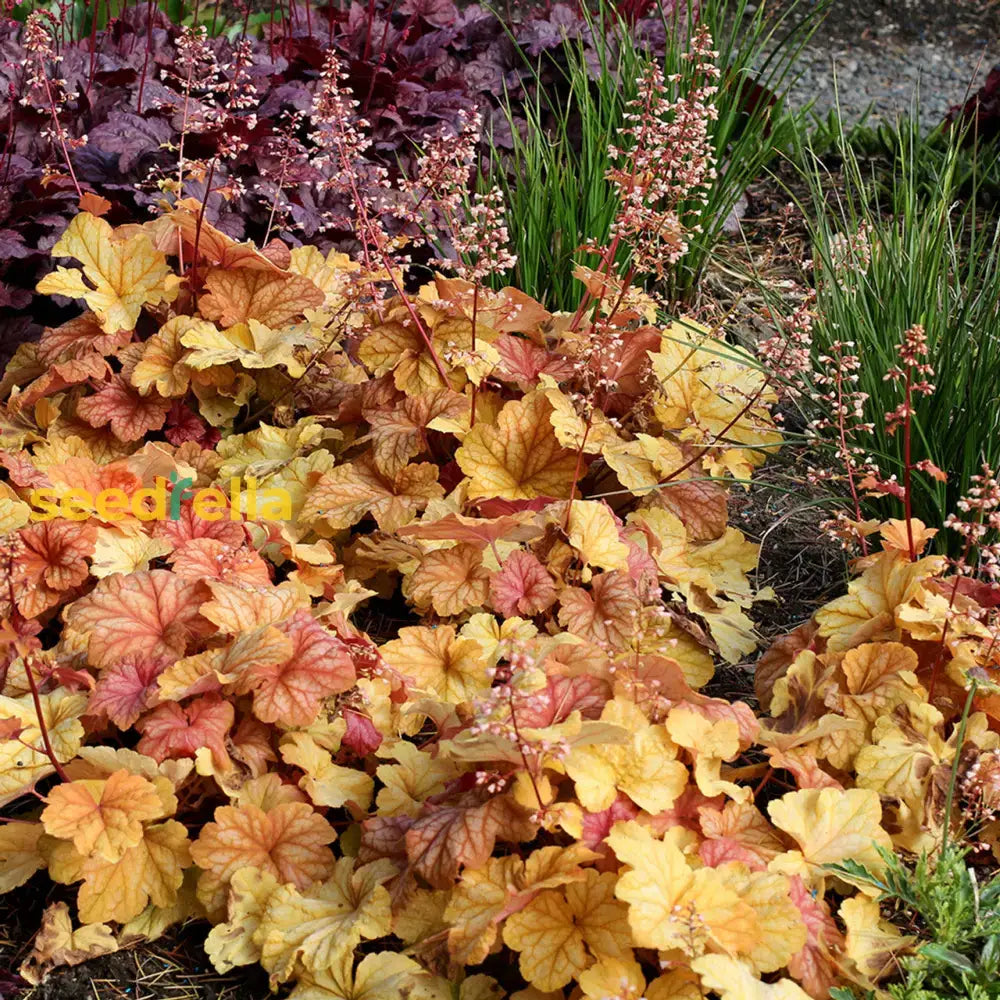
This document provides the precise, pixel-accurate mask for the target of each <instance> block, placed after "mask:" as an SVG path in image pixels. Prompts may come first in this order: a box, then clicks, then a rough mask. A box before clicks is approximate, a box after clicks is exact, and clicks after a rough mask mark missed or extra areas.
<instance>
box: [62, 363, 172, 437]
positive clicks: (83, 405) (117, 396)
mask: <svg viewBox="0 0 1000 1000" xmlns="http://www.w3.org/2000/svg"><path fill="white" fill-rule="evenodd" d="M170 405H171V404H170V400H169V399H164V398H163V397H162V396H159V395H157V394H156V393H151V394H150V395H148V396H140V395H139V391H138V389H136V388H134V387H133V386H131V385H129V383H128V382H126V381H125V379H124V378H122V377H121V376H115V377H114V378H113V379H112V380H111V381H110V382H108V383H107V385H105V386H104V387H103V388H101V389H100V390H99V391H98V392H97V393H95V394H94V395H93V396H84V397H83V399H81V400H80V401H79V403H77V405H76V412H77V413H78V414H79V416H80V417H82V418H83V419H84V420H86V421H87V423H88V424H90V426H91V427H104V426H105V425H110V427H111V433H112V434H114V436H115V437H116V438H118V439H119V440H120V441H139V440H140V439H141V438H143V437H145V435H146V434H148V433H149V432H150V431H158V430H160V428H161V427H163V424H164V423H165V422H166V419H167V413H168V412H169V411H170Z"/></svg>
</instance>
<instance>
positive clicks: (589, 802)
mask: <svg viewBox="0 0 1000 1000" xmlns="http://www.w3.org/2000/svg"><path fill="white" fill-rule="evenodd" d="M601 721H602V722H606V723H610V724H612V725H615V726H620V727H622V729H623V731H624V732H625V733H627V737H626V741H625V742H624V743H621V744H614V743H597V744H594V745H589V746H577V747H574V748H573V749H572V750H571V751H570V753H569V755H568V756H567V757H566V758H565V759H564V761H563V764H564V766H565V768H566V773H567V774H568V775H569V776H570V777H571V778H572V779H573V782H574V784H575V786H576V795H577V798H578V799H579V800H580V803H581V805H582V806H583V807H584V808H585V809H587V810H588V811H590V812H600V811H601V810H603V809H608V808H610V807H611V805H612V804H613V803H614V801H615V799H616V798H617V797H618V792H619V791H622V792H624V793H625V794H626V795H628V797H629V798H630V799H632V801H633V802H635V803H636V805H638V806H640V807H641V808H643V809H646V810H647V811H648V812H651V813H658V812H663V811H664V810H665V809H669V808H670V807H671V806H672V805H673V804H674V802H675V801H676V800H677V799H678V798H680V796H681V794H683V792H684V790H685V788H687V784H688V770H687V768H686V767H685V766H684V764H682V763H681V762H680V761H679V760H677V746H676V744H675V743H674V742H673V741H672V740H671V738H670V736H669V735H668V733H667V730H666V729H665V728H664V727H663V726H661V725H651V724H650V723H649V721H648V720H647V719H646V717H645V715H644V714H643V713H642V710H641V709H640V708H639V707H638V706H637V705H635V704H634V702H632V701H631V700H629V699H626V698H614V699H612V700H611V701H608V702H607V703H606V704H605V706H604V709H603V711H602V712H601Z"/></svg>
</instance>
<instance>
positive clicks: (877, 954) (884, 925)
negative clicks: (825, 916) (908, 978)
mask: <svg viewBox="0 0 1000 1000" xmlns="http://www.w3.org/2000/svg"><path fill="white" fill-rule="evenodd" d="M840 919H841V920H843V922H844V926H845V927H846V928H847V940H846V944H845V948H844V950H845V952H846V954H847V957H848V958H850V959H851V960H852V961H853V962H854V964H855V965H857V967H858V969H859V970H860V971H861V972H862V973H863V974H864V975H865V976H867V977H868V979H870V980H871V981H872V983H876V982H878V981H879V980H880V979H882V978H884V977H885V976H887V975H889V974H890V973H893V972H895V971H896V970H897V969H898V960H899V958H900V956H901V955H903V954H905V953H906V952H908V951H910V950H911V949H912V947H913V945H914V944H916V941H917V939H916V938H915V937H909V936H904V935H903V934H902V933H901V932H900V930H899V928H898V927H894V926H893V925H892V924H890V923H889V922H888V921H887V920H883V919H882V915H881V913H880V911H879V905H878V903H877V902H876V901H875V900H874V899H869V898H868V897H867V896H863V895H857V896H854V897H852V898H850V899H845V900H844V901H843V903H841V904H840Z"/></svg>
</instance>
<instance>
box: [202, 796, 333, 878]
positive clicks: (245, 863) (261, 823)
mask: <svg viewBox="0 0 1000 1000" xmlns="http://www.w3.org/2000/svg"><path fill="white" fill-rule="evenodd" d="M336 837H337V835H336V833H335V832H334V830H333V827H332V826H330V824H329V823H327V821H326V820H325V819H323V817H322V816H320V815H319V813H317V812H315V811H314V810H313V807H312V806H311V805H309V804H308V803H306V802H283V803H280V804H279V805H276V806H274V807H273V808H272V809H270V810H268V811H267V812H264V810H263V809H260V808H258V807H257V806H253V805H246V806H241V807H239V808H237V807H235V806H220V807H219V808H218V809H216V810H215V822H214V823H206V824H205V826H204V827H203V828H202V831H201V835H200V836H199V837H198V839H197V840H196V841H195V842H194V843H193V844H192V845H191V857H192V858H193V859H194V863H195V864H196V865H198V866H199V867H200V868H203V869H204V870H205V871H207V872H211V873H212V874H213V875H214V876H216V878H218V879H219V880H220V881H221V882H223V883H226V884H228V882H229V880H230V879H231V878H232V877H233V875H234V874H235V873H236V872H237V871H239V870H240V869H241V868H248V867H252V868H259V869H260V870H261V871H264V872H268V873H270V874H271V875H274V876H275V877H276V878H277V879H278V881H279V882H291V883H292V884H293V885H295V886H296V887H297V888H299V889H307V888H308V887H309V886H310V885H312V883H313V882H318V881H321V880H322V879H325V878H328V877H329V876H330V875H332V874H333V870H334V862H333V852H332V851H331V850H330V848H329V847H327V846H326V845H327V844H330V843H332V842H333V841H334V840H335V839H336Z"/></svg>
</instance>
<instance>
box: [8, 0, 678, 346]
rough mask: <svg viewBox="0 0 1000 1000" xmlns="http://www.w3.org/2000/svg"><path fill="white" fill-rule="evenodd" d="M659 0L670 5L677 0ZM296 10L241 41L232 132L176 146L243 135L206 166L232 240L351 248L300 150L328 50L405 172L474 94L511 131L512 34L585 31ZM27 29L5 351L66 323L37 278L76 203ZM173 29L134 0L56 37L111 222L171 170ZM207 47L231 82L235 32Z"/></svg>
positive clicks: (446, 5)
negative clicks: (245, 57) (246, 52)
mask: <svg viewBox="0 0 1000 1000" xmlns="http://www.w3.org/2000/svg"><path fill="white" fill-rule="evenodd" d="M664 2H665V4H666V5H667V7H668V8H669V9H667V11H666V12H667V13H668V14H669V13H670V11H671V10H672V3H673V0H664ZM653 7H657V9H656V10H652V8H653ZM621 9H622V12H623V16H624V15H626V14H627V15H628V17H629V20H630V23H633V27H634V30H635V31H636V33H637V36H638V37H640V38H642V39H643V40H644V41H645V42H647V43H650V44H652V45H653V47H658V45H662V42H663V24H662V16H661V13H660V9H659V7H658V6H657V5H656V4H655V3H651V2H649V0H622V7H621ZM298 15H299V16H296V17H295V18H294V19H292V20H291V22H290V23H291V25H292V27H291V29H290V30H286V32H285V33H284V34H282V35H281V36H280V37H278V38H265V39H263V40H254V41H253V42H252V45H251V49H250V53H251V57H250V58H251V61H250V63H249V65H244V66H243V67H242V69H243V72H244V73H245V74H246V76H247V78H248V79H249V81H250V83H251V84H252V87H253V88H254V89H255V90H256V93H257V95H258V98H257V99H256V100H255V101H253V102H252V103H251V104H250V105H248V106H247V107H244V108H233V107H229V108H228V109H227V120H226V127H225V133H226V134H225V135H223V130H222V129H221V128H215V129H213V128H211V127H208V128H204V129H200V130H199V131H197V132H196V133H193V132H190V131H189V132H188V134H187V136H186V138H185V153H186V155H187V156H188V157H191V158H195V159H199V160H204V161H208V160H211V159H213V158H214V156H215V154H216V152H217V151H218V149H219V145H220V142H225V141H226V139H227V137H229V136H232V135H237V136H238V137H239V138H240V139H241V140H242V142H243V144H244V146H245V148H243V149H242V150H241V151H240V152H239V153H238V154H237V155H236V156H235V157H231V158H224V159H222V160H220V161H219V163H218V164H217V165H216V168H215V171H214V173H213V176H212V191H211V192H210V193H209V195H208V203H207V212H206V215H207V218H208V219H209V220H210V221H211V222H212V223H213V224H214V225H216V226H218V227H219V228H220V229H222V230H223V231H224V232H226V233H228V234H230V235H232V236H234V237H236V238H246V237H250V238H255V239H260V238H261V237H262V236H263V235H264V234H265V232H268V230H269V235H270V236H272V237H274V236H277V237H279V238H281V239H283V240H285V241H286V242H288V243H291V244H297V243H299V242H301V241H303V240H308V241H310V242H313V243H316V244H317V245H319V246H320V247H321V248H325V247H327V246H329V245H331V244H339V245H341V246H342V247H344V248H345V249H349V248H350V246H351V242H352V235H351V233H350V232H349V231H348V229H347V227H346V226H344V225H338V223H337V221H336V220H337V219H338V218H343V217H344V216H345V215H346V211H345V206H344V205H342V204H338V203H337V202H336V199H335V198H333V197H332V196H328V195H327V194H326V193H324V191H323V189H322V185H321V183H320V182H321V181H322V180H323V173H322V170H321V168H318V167H316V166H315V165H314V163H313V157H311V156H310V153H311V152H313V151H314V150H313V149H312V148H311V147H310V139H309V128H308V121H307V120H306V116H307V114H308V111H309V109H310V107H311V105H312V96H313V93H314V91H315V88H316V86H317V81H318V78H319V73H320V70H321V69H322V66H323V61H324V57H325V54H326V51H327V48H328V46H330V45H332V46H333V48H334V49H336V50H337V52H338V54H339V56H340V58H341V62H342V64H343V67H344V69H345V70H346V72H347V74H348V79H347V81H346V82H347V86H348V87H349V88H350V89H351V91H352V92H353V93H354V96H355V98H356V99H357V100H358V101H359V105H360V106H359V109H358V113H359V115H360V116H362V117H364V118H365V119H366V120H367V121H368V122H369V123H370V126H371V134H372V135H373V138H374V142H373V144H372V146H371V149H370V151H369V155H370V156H372V157H373V158H374V160H375V161H376V163H377V164H378V165H379V166H381V167H384V168H386V169H388V170H389V171H396V170H400V169H402V170H406V169H407V167H408V165H409V163H410V162H411V160H412V157H413V155H414V152H415V150H416V148H417V146H418V145H419V143H420V141H421V139H422V138H423V137H425V136H427V135H428V134H430V133H431V132H433V131H434V130H436V129H438V128H440V127H441V126H454V125H455V123H456V122H457V121H458V120H459V116H460V114H462V113H466V112H469V111H471V110H472V109H473V108H477V107H478V108H479V109H480V111H481V112H482V113H483V115H484V116H485V119H486V122H487V128H490V127H492V129H493V137H494V141H497V142H498V143H500V144H503V142H504V136H505V133H506V135H507V136H508V137H509V130H508V129H507V123H506V119H505V118H504V116H503V115H502V114H501V113H500V112H499V108H498V105H497V97H498V95H500V94H502V93H503V92H504V91H505V90H506V91H508V92H509V93H511V94H512V95H515V96H516V95H517V94H518V93H519V92H520V91H522V89H523V88H524V87H526V86H528V85H529V82H530V79H531V71H530V70H529V68H528V66H527V65H526V64H525V60H524V58H523V57H522V56H521V55H520V53H519V52H518V51H517V49H518V47H520V48H522V49H523V50H524V51H525V52H526V53H527V54H528V55H529V56H530V57H531V58H532V60H536V59H537V58H538V57H539V56H541V55H542V54H544V53H551V54H553V55H554V56H555V57H557V53H558V49H559V47H560V46H561V45H562V43H563V41H564V39H566V38H570V39H574V40H582V41H583V42H584V44H587V43H588V41H589V37H588V32H589V30H590V29H589V28H588V26H587V24H586V21H585V19H584V18H583V17H582V16H581V14H580V11H579V9H578V8H577V7H576V6H574V5H572V4H569V3H553V4H550V5H547V6H544V7H542V6H540V5H537V4H527V5H525V9H524V11H523V12H522V13H515V14H514V17H513V20H512V21H511V22H510V23H509V24H508V25H506V26H505V25H504V24H503V23H501V21H499V20H498V18H497V17H496V15H494V14H493V13H492V12H491V11H490V10H488V9H486V8H485V7H480V6H478V5H476V4H471V5H463V6H462V7H461V8H459V7H458V6H457V5H456V4H455V3H454V2H452V0H375V2H374V3H368V2H365V3H353V4H351V5H350V6H349V7H347V8H346V9H344V10H331V11H330V12H329V13H327V12H324V13H322V14H321V13H320V12H319V11H318V10H317V9H315V8H314V9H313V10H312V11H311V12H310V17H309V18H308V19H307V18H306V16H305V15H304V8H302V9H299V11H298ZM308 22H311V27H312V31H311V32H310V31H309V30H308V29H307V23H308ZM511 35H513V39H514V40H512V38H511ZM22 36H23V25H21V24H18V23H15V22H13V21H6V22H0V88H2V90H3V92H5V93H7V94H8V95H9V100H8V104H7V107H6V108H5V109H2V111H0V114H2V115H3V118H4V119H5V120H4V122H3V126H0V363H2V362H3V361H5V360H6V357H7V356H9V354H10V352H11V351H12V350H13V349H14V347H16V345H17V343H19V342H20V341H22V340H23V339H25V338H26V337H30V336H34V335H37V333H38V332H39V331H40V329H41V327H42V326H43V325H48V324H50V323H54V322H57V321H59V320H60V319H61V316H60V312H59V309H58V308H57V307H56V306H55V305H54V304H53V303H52V302H51V301H48V300H44V299H41V298H40V297H34V296H33V289H34V286H35V284H36V283H37V281H38V280H39V278H40V277H41V276H42V275H43V274H44V273H46V272H47V271H48V270H49V269H50V268H51V266H52V264H51V261H50V259H49V255H48V251H49V250H50V249H51V247H52V245H53V244H54V243H55V241H56V240H57V239H58V237H59V234H60V233H61V231H62V230H63V228H65V226H66V224H67V222H68V220H69V218H70V217H71V216H72V215H73V214H75V212H76V211H77V210H78V199H77V197H76V192H75V189H74V186H73V184H72V182H71V180H70V179H69V178H68V177H67V176H65V174H66V170H65V164H64V163H63V162H62V159H61V152H60V150H59V149H58V147H57V146H56V144H54V143H53V142H52V140H51V136H50V133H51V124H52V122H51V116H50V114H49V112H48V111H47V110H46V109H45V108H44V107H39V106H38V102H37V101H36V102H34V106H33V105H32V103H27V104H26V103H25V102H23V101H22V98H23V97H24V93H25V89H26V87H27V86H28V83H27V74H26V71H25V65H26V63H27V62H28V55H27V53H26V52H25V50H24V48H23V46H22ZM179 39H180V30H179V29H178V28H177V27H176V26H175V25H173V24H171V23H170V22H169V21H168V20H167V19H166V18H165V17H164V16H163V15H162V14H160V13H159V12H157V11H155V9H154V14H153V21H152V23H151V24H150V23H149V21H147V7H146V6H145V5H140V6H137V7H134V8H131V9H129V10H128V11H127V12H126V13H125V15H124V16H123V17H120V18H117V19H115V20H114V21H112V22H111V23H110V25H109V26H108V28H107V30H104V31H101V32H99V33H98V34H97V37H96V46H95V51H94V53H93V54H92V53H91V49H90V40H89V39H84V40H82V41H79V42H75V43H70V44H66V45H64V46H62V48H61V51H60V54H61V57H62V58H61V61H60V62H59V63H58V66H57V68H56V69H55V73H54V75H57V76H58V77H59V78H61V79H62V80H64V81H65V85H64V90H65V92H66V94H68V95H70V96H69V97H68V99H67V100H65V101H64V102H63V103H62V105H61V106H60V108H59V120H60V123H61V126H62V128H63V129H64V130H65V133H66V135H67V137H68V138H70V139H72V140H76V139H82V138H84V137H85V139H86V141H85V143H83V144H81V145H79V146H78V148H75V149H74V150H73V151H72V153H71V158H72V163H73V167H74V171H75V173H76V176H77V179H78V181H79V183H80V185H81V187H82V188H83V189H84V190H90V191H93V192H95V193H97V194H100V195H102V196H104V197H105V198H107V199H108V200H109V201H111V203H112V209H111V212H110V214H109V216H108V217H109V220H110V221H111V222H112V223H114V224H119V223H122V222H127V221H134V220H139V221H141V220H143V219H146V218H149V217H150V216H151V213H152V211H155V209H156V206H157V205H158V204H159V203H160V202H161V201H162V199H163V197H164V195H163V192H162V190H161V188H160V186H159V182H160V181H162V180H163V179H165V178H168V177H170V176H173V175H175V172H176V164H177V152H176V150H177V146H178V143H179V140H180V135H181V131H182V129H183V128H184V122H185V118H186V115H185V108H184V93H183V91H184V87H183V77H182V75H181V74H179V73H178V72H177V71H176V69H175V65H176V62H177V58H178V41H179ZM515 41H516V44H515ZM208 44H209V46H210V47H211V48H212V50H213V51H214V54H215V57H216V61H217V63H218V65H219V66H220V67H223V69H222V70H221V71H220V72H221V75H222V78H223V82H224V80H225V77H226V74H227V73H228V74H229V77H230V78H231V76H232V73H233V70H232V69H231V68H230V69H228V70H226V69H225V68H224V67H227V66H229V67H231V66H232V63H233V54H234V46H233V44H232V43H230V42H229V41H226V40H225V39H222V38H220V39H215V40H211V41H210V42H209V43H208ZM553 65H554V63H553ZM140 98H141V101H140ZM198 101H199V97H198V94H197V93H194V94H192V96H191V97H190V103H189V105H188V116H187V119H188V120H189V121H190V116H191V114H192V113H193V114H195V115H197V114H198V113H199V112H200V111H201V110H203V109H202V108H200V106H199V103H198ZM222 103H225V101H224V100H223V101H222ZM183 193H184V194H185V195H186V196H193V197H195V198H199V199H201V198H203V197H204V196H205V193H206V192H205V186H204V182H203V181H198V180H188V181H187V182H186V184H185V189H184V192H183ZM275 199H277V205H278V208H279V210H278V211H277V212H275V213H274V215H273V216H272V212H271V208H272V205H273V204H274V203H275Z"/></svg>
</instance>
